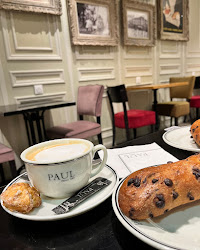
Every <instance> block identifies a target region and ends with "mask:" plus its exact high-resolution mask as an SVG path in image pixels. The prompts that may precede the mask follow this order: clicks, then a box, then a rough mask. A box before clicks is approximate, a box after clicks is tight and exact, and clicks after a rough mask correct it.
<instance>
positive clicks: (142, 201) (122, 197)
mask: <svg viewBox="0 0 200 250" xmlns="http://www.w3.org/2000/svg"><path fill="white" fill-rule="evenodd" d="M199 190H200V154H197V155H192V156H190V157H188V158H187V159H185V160H181V161H178V162H175V163H168V164H163V165H160V166H156V167H148V168H144V169H141V170H138V171H136V172H134V173H132V174H131V175H129V176H128V177H127V178H126V179H125V181H124V182H123V184H122V186H121V188H120V190H119V196H118V201H119V206H120V209H121V211H122V212H123V213H124V214H125V215H126V216H128V217H129V218H131V219H134V220H143V219H147V218H149V217H150V218H152V217H156V216H159V215H162V214H164V213H166V212H167V211H169V210H171V209H173V208H175V207H178V206H180V205H183V204H186V203H189V202H192V201H195V200H198V199H200V192H199Z"/></svg>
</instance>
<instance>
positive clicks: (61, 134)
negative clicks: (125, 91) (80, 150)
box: [46, 85, 104, 144]
mask: <svg viewBox="0 0 200 250" xmlns="http://www.w3.org/2000/svg"><path fill="white" fill-rule="evenodd" d="M103 92H104V86H103V85H87V86H81V87H79V88H78V98H77V99H78V100H77V112H78V115H79V117H80V120H78V121H75V122H71V123H66V124H63V125H59V126H55V127H52V128H49V129H47V130H46V134H47V137H48V138H49V139H59V138H81V139H87V138H88V137H91V136H95V135H97V137H98V141H99V143H100V144H102V136H101V118H100V117H101V106H102V97H103ZM84 115H89V116H94V117H96V120H97V122H93V121H86V120H83V116H84Z"/></svg>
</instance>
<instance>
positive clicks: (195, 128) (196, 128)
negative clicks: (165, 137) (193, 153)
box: [190, 119, 200, 146]
mask: <svg viewBox="0 0 200 250" xmlns="http://www.w3.org/2000/svg"><path fill="white" fill-rule="evenodd" d="M190 132H191V135H192V137H193V139H194V141H195V142H196V144H197V145H199V146H200V119H199V120H196V121H195V122H194V123H193V124H192V125H191V128H190Z"/></svg>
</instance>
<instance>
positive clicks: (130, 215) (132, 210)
mask: <svg viewBox="0 0 200 250" xmlns="http://www.w3.org/2000/svg"><path fill="white" fill-rule="evenodd" d="M134 211H135V209H134V208H133V207H132V208H131V209H130V210H129V217H132V216H133V213H134Z"/></svg>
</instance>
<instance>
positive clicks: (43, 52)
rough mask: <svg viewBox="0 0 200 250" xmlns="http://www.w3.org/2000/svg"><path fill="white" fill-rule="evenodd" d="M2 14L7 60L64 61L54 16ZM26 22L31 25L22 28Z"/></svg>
mask: <svg viewBox="0 0 200 250" xmlns="http://www.w3.org/2000/svg"><path fill="white" fill-rule="evenodd" d="M35 15H36V14H27V13H25V14H24V13H23V15H22V14H21V13H18V12H17V13H15V12H8V13H7V12H6V13H5V12H2V15H1V21H2V24H3V38H4V43H5V49H6V55H7V59H8V60H31V61H33V60H45V59H46V60H47V59H48V60H61V51H60V40H59V33H58V27H57V21H56V18H55V17H54V16H48V15H39V16H38V15H37V19H36V16H35ZM24 22H26V23H27V24H29V25H26V26H25V25H23V24H24Z"/></svg>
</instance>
